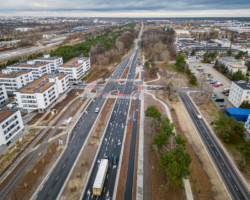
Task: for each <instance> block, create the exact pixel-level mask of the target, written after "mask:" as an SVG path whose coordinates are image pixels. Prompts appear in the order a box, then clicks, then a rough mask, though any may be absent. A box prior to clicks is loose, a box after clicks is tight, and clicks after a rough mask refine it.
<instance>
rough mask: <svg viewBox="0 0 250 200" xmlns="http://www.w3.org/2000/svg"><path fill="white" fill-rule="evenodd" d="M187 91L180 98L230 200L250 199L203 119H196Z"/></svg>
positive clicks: (195, 112)
mask: <svg viewBox="0 0 250 200" xmlns="http://www.w3.org/2000/svg"><path fill="white" fill-rule="evenodd" d="M186 91H187V89H186V90H185V91H184V90H183V91H181V92H180V97H181V100H182V102H183V103H184V105H185V107H186V109H187V111H188V113H189V115H190V117H191V119H192V120H193V122H194V124H195V126H196V128H197V130H198V133H199V134H200V136H201V138H202V140H203V142H204V144H205V146H206V148H207V150H208V152H209V153H210V156H211V157H212V159H213V161H214V164H215V166H216V167H217V169H218V171H219V173H220V175H221V177H222V179H223V180H224V183H225V185H226V187H227V189H228V191H229V193H230V194H231V197H232V199H235V200H247V199H250V195H249V192H248V191H247V189H246V187H245V185H244V184H243V183H242V181H241V180H240V178H239V177H238V175H237V173H236V172H235V170H234V168H233V167H232V165H231V162H230V161H229V160H228V158H227V156H226V155H225V153H224V151H223V150H222V149H221V147H220V145H219V144H218V143H217V141H216V140H215V138H214V136H213V134H212V133H211V131H210V130H209V128H208V127H207V125H206V123H205V122H204V120H203V119H198V118H197V114H199V113H198V111H197V109H196V108H195V106H194V105H193V103H192V101H191V100H190V99H189V97H188V95H187V93H186Z"/></svg>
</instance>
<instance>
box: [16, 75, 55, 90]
mask: <svg viewBox="0 0 250 200" xmlns="http://www.w3.org/2000/svg"><path fill="white" fill-rule="evenodd" d="M50 76H51V74H46V75H44V76H42V77H41V78H39V79H36V80H35V81H33V82H31V83H30V84H28V85H26V86H24V87H22V88H21V89H19V90H18V92H22V93H33V94H35V93H42V92H44V91H46V90H47V89H48V88H50V87H51V86H52V85H54V84H55V83H51V82H50V81H49V79H48V78H49V77H50ZM34 88H36V90H33V89H34Z"/></svg>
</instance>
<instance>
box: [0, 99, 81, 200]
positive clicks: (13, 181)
mask: <svg viewBox="0 0 250 200" xmlns="http://www.w3.org/2000/svg"><path fill="white" fill-rule="evenodd" d="M80 101H81V100H78V101H77V102H76V103H75V104H74V105H77V104H78V103H79V102H80ZM74 107H75V106H72V108H71V109H70V111H69V112H68V113H67V114H66V115H65V116H64V117H63V118H62V119H61V120H60V122H59V123H58V124H57V125H56V127H55V128H54V129H53V130H52V131H51V132H50V134H49V135H48V136H47V137H46V138H45V139H44V141H43V143H42V144H41V145H39V147H38V148H37V149H36V150H35V151H33V152H32V154H31V156H30V157H29V158H28V159H27V160H26V161H25V163H24V164H23V165H22V166H21V167H20V168H19V170H17V172H16V173H15V175H14V176H13V177H12V179H11V180H10V181H9V182H8V183H7V184H6V185H5V187H4V188H3V189H2V190H1V191H0V199H4V197H5V196H6V195H7V193H8V192H10V190H12V189H13V186H14V185H15V184H16V182H17V181H18V179H19V177H20V176H21V175H22V174H23V173H24V172H25V170H26V168H27V167H28V166H29V165H30V163H31V162H32V161H33V159H34V158H36V157H37V156H38V154H39V153H40V152H41V150H42V149H43V148H44V146H45V145H46V144H47V142H48V140H49V138H50V137H52V135H54V133H55V132H56V131H57V129H58V128H59V126H60V125H61V123H62V122H63V121H65V119H67V117H68V116H69V115H70V112H71V111H72V110H73V109H74Z"/></svg>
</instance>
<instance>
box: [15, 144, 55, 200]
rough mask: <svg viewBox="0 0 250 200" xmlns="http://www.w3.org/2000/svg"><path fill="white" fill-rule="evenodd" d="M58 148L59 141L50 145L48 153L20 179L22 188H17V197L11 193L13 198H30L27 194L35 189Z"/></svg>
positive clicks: (19, 184)
mask: <svg viewBox="0 0 250 200" xmlns="http://www.w3.org/2000/svg"><path fill="white" fill-rule="evenodd" d="M57 148H58V141H56V142H54V143H52V144H50V145H49V147H48V148H47V152H46V154H45V155H44V156H43V157H42V158H41V159H40V160H39V161H38V162H37V163H36V164H35V165H34V166H33V168H32V169H30V170H28V171H27V172H26V173H25V175H24V177H23V178H22V179H21V180H20V181H19V183H18V186H19V187H20V188H16V189H15V194H16V197H15V196H14V195H11V199H13V200H15V199H29V197H27V196H26V195H27V194H28V193H30V192H31V190H32V189H33V190H34V185H35V184H36V182H37V181H38V179H39V177H41V176H42V175H43V172H44V170H45V168H46V166H47V165H48V164H49V163H50V161H51V160H52V158H53V156H54V155H55V154H56V152H57ZM30 195H32V194H30Z"/></svg>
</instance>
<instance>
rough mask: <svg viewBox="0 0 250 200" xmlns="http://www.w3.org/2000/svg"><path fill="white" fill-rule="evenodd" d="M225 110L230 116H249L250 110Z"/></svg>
mask: <svg viewBox="0 0 250 200" xmlns="http://www.w3.org/2000/svg"><path fill="white" fill-rule="evenodd" d="M226 110H227V112H229V113H230V114H231V115H249V114H250V109H243V108H231V107H226Z"/></svg>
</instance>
